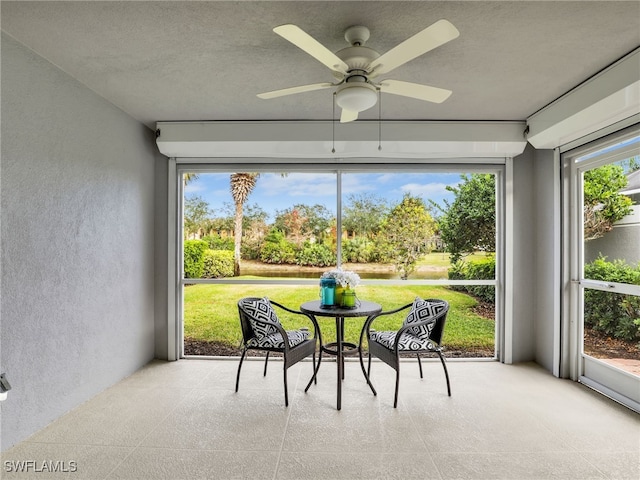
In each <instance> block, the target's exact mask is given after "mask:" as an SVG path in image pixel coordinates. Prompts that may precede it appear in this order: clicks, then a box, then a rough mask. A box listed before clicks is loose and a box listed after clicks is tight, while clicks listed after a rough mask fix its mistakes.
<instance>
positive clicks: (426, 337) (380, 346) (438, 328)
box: [360, 297, 451, 408]
mask: <svg viewBox="0 0 640 480" xmlns="http://www.w3.org/2000/svg"><path fill="white" fill-rule="evenodd" d="M408 308H411V310H410V311H409V313H408V314H407V317H406V318H405V320H404V322H403V324H402V326H401V327H400V329H399V330H397V331H379V332H378V331H375V330H374V329H372V328H371V324H372V323H373V322H374V320H376V319H377V318H380V317H382V316H385V315H392V314H394V313H397V312H401V311H403V310H406V309H408ZM448 311H449V304H448V303H447V302H446V301H444V300H436V299H427V300H422V299H421V298H419V297H416V299H415V300H414V302H413V303H409V304H407V305H404V306H403V307H400V308H397V309H395V310H390V311H387V312H381V313H379V314H377V315H372V316H370V317H369V318H367V320H366V321H365V323H364V326H363V327H362V333H361V334H360V366H361V367H362V372H363V373H364V376H365V378H366V380H367V383H368V384H369V387H370V388H371V391H372V392H373V394H374V395H377V393H376V390H375V388H374V387H373V384H372V383H371V379H370V375H371V356H374V357H377V358H379V359H380V360H382V361H383V362H385V363H386V364H387V365H389V366H390V367H391V368H393V369H394V370H395V371H396V391H395V397H394V401H393V408H396V407H397V406H398V386H399V383H400V355H401V354H405V355H406V354H415V355H416V357H417V359H418V365H419V367H420V378H423V376H422V363H421V362H420V354H421V353H435V354H437V355H438V357H440V361H441V362H442V367H443V368H444V375H445V377H446V379H447V393H448V394H449V396H451V385H450V383H449V373H448V372H447V365H446V363H445V359H444V357H443V355H442V345H441V342H442V334H443V332H444V325H445V321H446V319H447V313H448ZM364 338H366V339H367V341H368V344H369V355H368V365H367V369H366V371H365V368H364V361H363V359H362V350H363V348H362V344H363V341H364Z"/></svg>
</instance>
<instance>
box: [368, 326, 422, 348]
mask: <svg viewBox="0 0 640 480" xmlns="http://www.w3.org/2000/svg"><path fill="white" fill-rule="evenodd" d="M397 333H398V332H386V331H381V332H378V331H375V332H374V331H372V332H371V335H370V338H371V340H372V341H374V342H377V343H379V344H380V345H382V346H384V347H387V348H388V349H389V350H393V349H394V348H395V345H396V335H397ZM433 349H434V345H433V343H431V342H430V341H429V340H423V339H421V338H420V337H418V336H416V335H414V334H413V333H411V331H406V332H405V333H404V335H402V338H401V339H400V344H399V345H398V350H400V351H401V352H415V351H419V350H433Z"/></svg>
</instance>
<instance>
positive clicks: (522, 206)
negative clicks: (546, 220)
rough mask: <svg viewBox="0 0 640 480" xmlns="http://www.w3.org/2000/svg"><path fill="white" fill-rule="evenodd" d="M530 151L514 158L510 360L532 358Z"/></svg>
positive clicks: (532, 285)
mask: <svg viewBox="0 0 640 480" xmlns="http://www.w3.org/2000/svg"><path fill="white" fill-rule="evenodd" d="M532 167H533V149H532V148H531V146H527V148H526V149H525V151H524V153H523V154H522V155H519V156H517V157H515V158H514V159H513V211H514V219H513V267H514V271H513V337H512V338H513V343H512V346H511V351H512V354H513V356H512V361H513V363H517V362H528V361H532V360H533V359H534V346H535V339H534V336H533V317H534V311H533V308H534V302H533V295H534V288H535V287H534V286H535V274H536V269H535V261H536V260H537V259H536V258H535V250H534V247H535V220H534V209H533V169H532Z"/></svg>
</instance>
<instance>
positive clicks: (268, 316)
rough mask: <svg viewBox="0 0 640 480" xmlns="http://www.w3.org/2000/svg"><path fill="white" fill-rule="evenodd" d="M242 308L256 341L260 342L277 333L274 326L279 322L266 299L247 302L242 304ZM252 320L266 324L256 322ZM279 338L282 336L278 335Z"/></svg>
mask: <svg viewBox="0 0 640 480" xmlns="http://www.w3.org/2000/svg"><path fill="white" fill-rule="evenodd" d="M243 308H244V310H245V311H246V312H247V314H248V315H249V323H251V328H253V333H254V334H255V336H256V338H257V339H258V340H262V339H263V338H265V337H268V336H269V335H273V334H274V333H278V329H277V328H276V327H275V325H278V324H280V320H278V316H277V315H276V312H275V311H274V310H273V307H272V306H271V302H269V299H268V298H266V297H265V298H260V299H258V300H247V301H246V302H244V304H243ZM254 318H257V319H258V320H262V321H263V322H267V323H266V324H265V323H260V322H256V321H255V320H254ZM278 335H280V334H278ZM280 337H282V335H280ZM281 340H282V338H281Z"/></svg>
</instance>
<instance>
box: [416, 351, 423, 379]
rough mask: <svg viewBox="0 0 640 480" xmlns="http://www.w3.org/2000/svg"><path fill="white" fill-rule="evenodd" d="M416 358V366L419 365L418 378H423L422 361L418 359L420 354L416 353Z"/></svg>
mask: <svg viewBox="0 0 640 480" xmlns="http://www.w3.org/2000/svg"><path fill="white" fill-rule="evenodd" d="M416 358H417V359H418V367H420V378H424V377H423V376H422V362H421V361H420V354H419V353H416Z"/></svg>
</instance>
